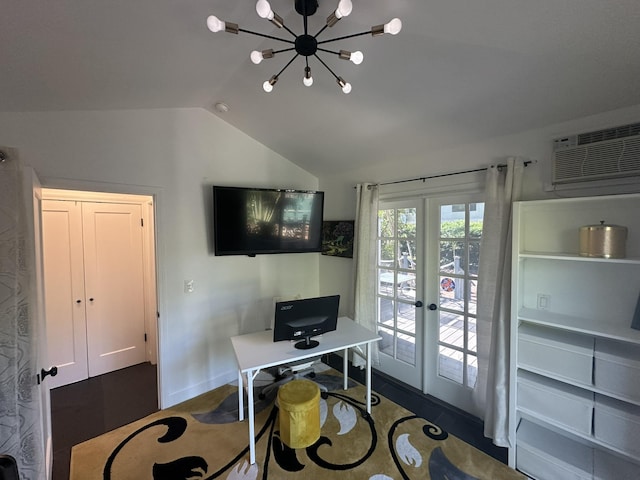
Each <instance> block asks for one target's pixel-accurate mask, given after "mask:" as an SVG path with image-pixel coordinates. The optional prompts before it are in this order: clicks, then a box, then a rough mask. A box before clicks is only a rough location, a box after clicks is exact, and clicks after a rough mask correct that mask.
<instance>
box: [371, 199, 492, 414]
mask: <svg viewBox="0 0 640 480" xmlns="http://www.w3.org/2000/svg"><path fill="white" fill-rule="evenodd" d="M483 213H484V204H483V203H482V202H481V201H480V198H479V197H477V196H471V195H456V196H453V197H441V198H428V199H424V198H416V199H411V200H402V201H383V202H381V203H380V207H379V211H378V238H377V240H378V256H377V280H378V281H377V291H376V299H377V302H378V304H377V307H378V312H377V327H378V334H379V335H380V336H381V337H382V340H381V341H380V343H379V349H380V361H381V365H380V366H379V367H378V368H379V369H380V370H381V371H382V372H384V373H386V374H388V375H391V376H393V377H394V378H397V379H398V380H400V381H402V382H404V383H406V384H408V385H411V386H413V387H415V388H417V389H419V390H422V391H423V392H424V393H428V394H430V395H432V396H434V397H437V398H439V399H441V400H443V401H445V402H447V403H449V404H452V405H454V406H456V407H458V408H461V409H463V410H465V411H467V412H473V411H474V408H473V403H472V392H473V387H474V386H475V382H476V377H477V340H476V310H477V308H476V305H477V297H476V292H477V287H478V260H479V254H480V240H481V239H482V218H483ZM423 302H424V307H423V308H421V307H422V306H423Z"/></svg>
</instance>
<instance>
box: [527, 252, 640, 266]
mask: <svg viewBox="0 0 640 480" xmlns="http://www.w3.org/2000/svg"><path fill="white" fill-rule="evenodd" d="M519 256H520V258H533V259H537V260H562V261H573V262H587V263H589V262H593V263H620V264H625V265H640V258H636V257H628V258H598V257H582V256H580V255H577V254H574V253H548V252H522V253H520V254H519Z"/></svg>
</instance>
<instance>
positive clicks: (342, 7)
mask: <svg viewBox="0 0 640 480" xmlns="http://www.w3.org/2000/svg"><path fill="white" fill-rule="evenodd" d="M351 10H353V3H351V0H340V1H339V2H338V8H336V17H337V18H342V17H347V16H349V14H350V13H351Z"/></svg>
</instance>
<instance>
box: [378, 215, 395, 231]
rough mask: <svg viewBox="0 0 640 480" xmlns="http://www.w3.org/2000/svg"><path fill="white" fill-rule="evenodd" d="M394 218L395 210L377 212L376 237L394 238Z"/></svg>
mask: <svg viewBox="0 0 640 480" xmlns="http://www.w3.org/2000/svg"><path fill="white" fill-rule="evenodd" d="M395 231H396V217H395V210H393V209H389V210H379V211H378V236H379V237H387V238H388V237H395Z"/></svg>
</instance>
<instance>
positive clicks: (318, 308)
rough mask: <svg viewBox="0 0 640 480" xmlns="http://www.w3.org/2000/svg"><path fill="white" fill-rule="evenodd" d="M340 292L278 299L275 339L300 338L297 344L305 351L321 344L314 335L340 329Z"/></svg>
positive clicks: (277, 340)
mask: <svg viewBox="0 0 640 480" xmlns="http://www.w3.org/2000/svg"><path fill="white" fill-rule="evenodd" d="M339 305H340V295H330V296H327V297H316V298H303V299H300V300H290V301H286V302H276V311H275V316H274V322H273V341H274V342H280V341H283V340H300V341H299V342H297V343H296V344H295V345H294V346H295V348H299V349H302V350H306V349H309V348H314V347H317V346H318V345H319V344H320V342H318V341H317V340H311V337H315V336H317V335H321V334H323V333H326V332H330V331H333V330H335V329H336V326H337V323H338V307H339Z"/></svg>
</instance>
